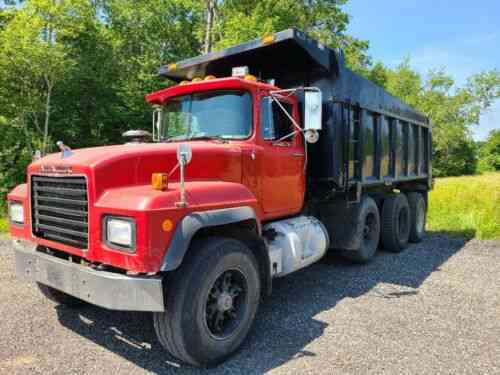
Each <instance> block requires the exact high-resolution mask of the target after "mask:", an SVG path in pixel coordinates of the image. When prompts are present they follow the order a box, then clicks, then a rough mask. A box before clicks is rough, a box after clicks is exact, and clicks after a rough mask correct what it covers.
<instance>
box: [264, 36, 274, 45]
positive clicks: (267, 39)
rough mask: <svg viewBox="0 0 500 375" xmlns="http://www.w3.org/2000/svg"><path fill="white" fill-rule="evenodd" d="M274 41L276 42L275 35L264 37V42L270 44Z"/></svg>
mask: <svg viewBox="0 0 500 375" xmlns="http://www.w3.org/2000/svg"><path fill="white" fill-rule="evenodd" d="M272 42H274V35H267V36H265V37H264V38H262V43H263V44H270V43H272Z"/></svg>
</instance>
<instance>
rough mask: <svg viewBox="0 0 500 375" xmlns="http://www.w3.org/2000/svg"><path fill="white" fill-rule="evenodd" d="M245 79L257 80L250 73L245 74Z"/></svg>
mask: <svg viewBox="0 0 500 375" xmlns="http://www.w3.org/2000/svg"><path fill="white" fill-rule="evenodd" d="M245 81H254V82H256V81H257V77H255V76H253V75H251V74H247V75H246V76H245Z"/></svg>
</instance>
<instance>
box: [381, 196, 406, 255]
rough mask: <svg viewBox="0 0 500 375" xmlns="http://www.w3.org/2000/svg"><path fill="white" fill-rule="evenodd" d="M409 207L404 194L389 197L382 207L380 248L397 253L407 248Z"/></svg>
mask: <svg viewBox="0 0 500 375" xmlns="http://www.w3.org/2000/svg"><path fill="white" fill-rule="evenodd" d="M409 237H410V207H409V205H408V199H407V198H406V195H405V194H394V195H389V196H388V197H387V198H386V199H385V200H384V205H383V206H382V235H381V239H382V247H383V249H384V250H387V251H390V252H393V253H399V252H401V251H403V250H404V249H405V248H406V247H407V246H408V239H409Z"/></svg>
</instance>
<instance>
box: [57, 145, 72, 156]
mask: <svg viewBox="0 0 500 375" xmlns="http://www.w3.org/2000/svg"><path fill="white" fill-rule="evenodd" d="M56 145H57V147H59V150H61V159H66V158H69V157H70V156H72V155H73V151H71V149H70V148H69V147H68V146H66V145H65V144H64V143H63V141H57V142H56Z"/></svg>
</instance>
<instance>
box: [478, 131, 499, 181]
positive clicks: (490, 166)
mask: <svg viewBox="0 0 500 375" xmlns="http://www.w3.org/2000/svg"><path fill="white" fill-rule="evenodd" d="M479 157H480V159H479V170H480V171H482V172H486V171H500V130H492V131H491V132H490V134H489V135H488V138H487V139H486V141H485V142H484V143H483V144H482V145H481V146H480V150H479Z"/></svg>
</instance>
